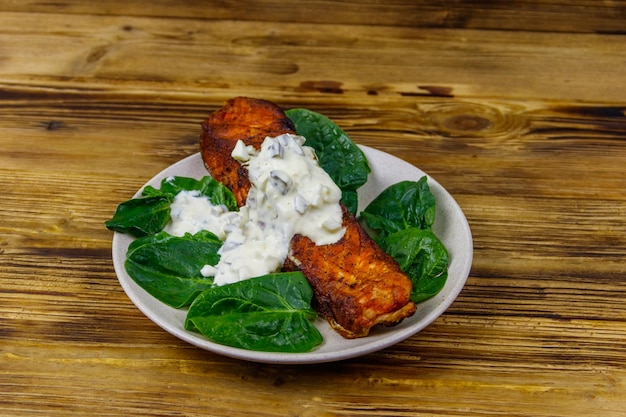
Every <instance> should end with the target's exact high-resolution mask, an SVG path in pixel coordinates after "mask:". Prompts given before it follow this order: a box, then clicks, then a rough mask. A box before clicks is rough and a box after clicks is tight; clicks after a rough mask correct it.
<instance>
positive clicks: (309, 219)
mask: <svg viewBox="0 0 626 417" xmlns="http://www.w3.org/2000/svg"><path fill="white" fill-rule="evenodd" d="M304 142H305V138H304V137H302V136H298V135H291V134H284V135H280V136H277V137H275V138H270V137H267V138H265V141H264V142H263V144H262V146H261V150H260V151H258V152H257V151H256V150H255V149H254V148H252V147H250V146H245V145H244V143H243V142H242V141H239V142H238V143H237V145H236V146H235V148H234V150H233V153H232V156H233V158H235V159H236V160H238V161H240V162H241V163H242V164H244V165H245V166H246V167H247V169H248V177H249V179H250V183H251V185H252V187H251V188H250V192H249V193H248V199H247V201H246V205H245V206H243V207H241V208H240V210H239V211H238V212H228V211H226V208H225V207H221V206H215V205H213V204H211V202H210V201H209V199H208V198H207V197H204V196H201V195H199V194H198V193H195V194H194V192H188V191H184V192H181V193H179V195H177V196H176V198H175V200H174V203H173V204H172V206H171V222H170V223H169V224H168V226H167V227H166V229H165V230H166V231H167V232H168V233H170V234H174V235H178V236H182V235H183V234H184V233H186V232H187V233H192V234H193V233H197V232H198V231H200V230H209V231H211V232H213V233H214V234H216V235H217V236H218V237H219V238H220V239H222V240H224V245H223V246H222V248H221V249H220V250H219V252H218V253H219V254H220V261H219V263H218V264H217V265H216V266H214V267H213V266H210V265H207V266H205V267H204V268H203V269H202V274H203V275H205V276H214V277H215V278H214V282H215V284H216V285H225V284H230V283H234V282H237V281H242V280H244V279H248V278H252V277H257V276H260V275H265V274H268V273H272V272H277V271H279V270H280V268H281V267H282V265H283V263H284V261H285V259H286V257H287V252H288V250H289V243H290V242H291V239H292V238H293V236H294V235H296V234H300V235H303V236H306V237H308V238H310V239H311V240H312V241H313V242H315V243H316V244H317V245H327V244H331V243H335V242H337V241H338V240H339V239H341V238H342V237H343V235H344V234H345V229H344V228H343V227H342V218H343V213H342V210H341V206H340V204H339V201H340V200H341V190H340V189H339V187H337V185H336V184H335V183H334V182H333V180H332V179H331V178H330V176H329V175H328V174H327V173H326V171H324V170H323V169H322V168H321V167H320V165H319V163H318V161H317V157H316V156H315V151H314V150H313V148H311V147H309V146H304Z"/></svg>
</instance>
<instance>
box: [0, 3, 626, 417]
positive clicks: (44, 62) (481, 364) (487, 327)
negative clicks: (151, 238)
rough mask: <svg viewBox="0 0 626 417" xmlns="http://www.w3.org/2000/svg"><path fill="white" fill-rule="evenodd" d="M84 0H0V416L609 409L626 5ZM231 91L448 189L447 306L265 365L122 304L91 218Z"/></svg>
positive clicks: (163, 158)
mask: <svg viewBox="0 0 626 417" xmlns="http://www.w3.org/2000/svg"><path fill="white" fill-rule="evenodd" d="M92 3H95V2H80V1H73V2H70V1H67V2H54V3H39V2H8V1H3V2H0V178H2V184H3V187H2V189H3V192H2V198H1V199H0V208H1V210H0V415H3V416H4V415H7V416H31V415H46V416H57V415H58V416H67V415H105V416H128V415H151V416H154V415H162V416H171V415H185V416H205V415H215V416H222V415H229V416H238V415H250V414H251V413H252V414H254V415H261V416H285V415H294V416H335V415H362V416H403V415H406V416H409V415H410V416H414V415H423V416H432V415H440V416H485V415H494V416H520V417H531V416H532V417H544V416H568V417H570V416H580V415H593V416H620V415H626V412H625V410H626V303H625V302H624V299H625V297H626V263H625V262H624V257H625V256H626V193H625V190H626V179H625V178H624V163H625V161H626V144H625V141H626V71H625V69H626V42H624V36H623V35H621V34H620V33H623V32H624V28H626V20H625V18H624V2H619V1H611V2H608V1H602V2H600V1H598V2H596V1H586V2H585V1H574V2H569V3H567V4H560V3H555V2H548V1H537V2H530V1H527V2H523V1H519V2H493V3H494V4H495V3H498V6H497V7H496V6H495V5H494V6H493V7H488V6H481V5H480V4H479V3H481V4H482V2H461V1H454V2H435V1H430V2H428V1H426V2H421V6H413V5H412V4H413V2H404V3H403V2H394V4H392V5H388V4H383V3H378V2H373V1H369V2H355V3H350V2H347V3H346V2H336V3H335V2H330V1H324V2H299V3H298V7H293V8H288V7H285V9H284V10H283V9H281V7H279V3H280V4H285V5H288V3H286V2H285V3H283V2H269V1H266V2H241V3H238V4H237V5H235V4H234V3H235V2H233V4H232V5H231V4H230V3H229V2H215V4H211V3H212V2H205V4H203V5H202V6H201V5H200V2H189V3H190V4H189V5H185V4H182V3H179V2H170V1H165V0H163V1H155V2H152V3H151V7H140V5H139V4H137V3H135V2H132V1H127V2H117V1H108V2H98V5H97V6H95V5H93V4H92ZM442 3H447V5H446V6H442ZM500 3H501V4H500ZM504 3H506V4H504ZM261 5H266V6H267V7H262V6H261ZM270 6H271V7H270ZM383 6H385V7H383ZM244 10H247V11H248V12H247V13H244ZM321 10H324V14H323V15H322V14H321ZM385 10H387V11H388V13H384V11H385ZM481 11H482V12H481ZM546 11H550V13H551V14H548V15H547V16H552V18H549V17H547V16H545V15H544V14H542V13H541V12H546ZM437 16H440V17H439V19H440V20H437ZM277 22H278V23H277ZM484 29H497V30H484ZM239 94H244V95H250V96H256V97H262V98H267V99H270V100H274V101H276V102H278V103H279V104H281V105H283V106H285V107H287V108H288V107H294V106H303V107H309V108H312V109H314V110H317V111H320V112H323V113H324V114H326V115H328V116H330V117H331V118H333V119H334V120H335V121H337V122H338V123H339V124H340V125H341V126H342V127H343V128H344V129H345V130H346V131H347V132H348V133H349V134H350V135H351V136H352V137H353V138H354V139H355V140H356V141H357V142H359V143H362V144H365V145H369V146H374V147H376V148H379V149H381V150H383V151H386V152H390V153H392V154H394V155H397V156H399V157H401V158H403V159H405V160H407V161H409V162H411V163H413V164H415V165H416V166H418V167H420V168H421V169H423V170H425V171H426V172H428V173H429V174H431V175H432V176H434V177H435V178H436V179H437V180H438V181H439V182H440V183H441V184H442V185H443V186H444V187H445V188H446V189H448V190H449V191H450V192H451V193H452V194H453V195H454V197H455V198H456V199H457V201H458V202H459V204H460V205H461V207H462V208H463V210H464V212H465V214H466V216H467V217H468V220H469V222H470V225H471V227H472V232H473V235H474V245H475V254H474V263H473V268H472V273H471V275H470V278H469V280H468V283H467V286H466V287H465V288H464V290H463V292H462V293H461V295H460V297H459V298H458V299H457V301H456V302H455V303H454V304H453V305H452V307H451V308H450V309H449V310H448V311H447V312H446V313H445V314H444V315H443V316H442V317H441V318H439V319H438V320H437V321H436V322H435V323H433V324H432V325H431V326H429V327H428V328H427V329H425V330H424V331H422V332H421V333H419V334H418V335H416V336H414V337H412V338H410V339H409V340H407V341H405V342H403V343H400V344H398V345H396V346H393V347H391V348H389V349H386V350H383V351H381V352H378V353H375V354H371V355H368V356H365V357H362V358H357V359H353V360H349V361H344V362H339V363H334V364H327V365H315V366H274V365H261V364H252V363H247V362H242V361H236V360H231V359H228V358H224V357H220V356H217V355H214V354H211V353H208V352H205V351H203V350H200V349H197V348H195V347H192V346H190V345H187V344H185V343H183V342H181V341H179V340H177V339H176V338H174V337H172V336H170V335H168V334H167V333H165V332H164V331H162V330H161V329H160V328H158V327H157V326H156V325H155V324H153V323H152V322H150V321H149V320H148V319H147V318H145V317H144V316H143V315H142V314H141V313H140V312H139V311H138V310H137V309H136V307H135V306H134V305H133V304H132V303H131V302H130V301H129V299H128V298H127V297H126V295H125V294H124V292H123V291H122V289H121V287H120V286H119V284H118V282H117V279H116V276H115V273H114V271H113V266H112V263H111V257H110V250H111V249H110V248H111V233H110V232H108V231H107V230H106V229H104V227H103V222H104V221H105V220H106V219H108V218H109V217H110V216H111V214H112V212H113V210H114V209H115V206H116V205H117V204H118V203H119V202H121V201H122V200H124V199H126V198H128V197H129V196H131V195H132V194H133V193H134V192H135V191H136V190H137V189H138V188H139V187H140V186H141V185H142V184H143V183H144V182H145V181H146V180H147V179H149V178H150V177H152V176H153V175H154V174H156V173H157V172H158V171H160V170H161V169H163V168H165V167H167V166H168V165H170V164H171V163H173V162H176V161H178V160H180V159H182V158H183V157H185V156H187V155H189V154H191V153H194V152H196V151H197V149H198V144H197V140H198V134H199V123H200V121H201V120H202V119H203V118H204V117H205V116H206V115H207V114H208V113H209V112H210V111H212V110H214V109H216V108H217V107H218V106H220V105H221V104H222V102H223V101H224V100H225V99H227V98H229V97H231V96H234V95H239Z"/></svg>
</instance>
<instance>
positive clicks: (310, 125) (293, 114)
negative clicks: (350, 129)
mask: <svg viewBox="0 0 626 417" xmlns="http://www.w3.org/2000/svg"><path fill="white" fill-rule="evenodd" d="M285 113H286V115H287V117H289V119H291V121H292V122H293V123H294V125H295V127H296V132H297V133H298V134H299V135H302V136H304V137H305V138H306V145H307V146H310V147H312V148H313V149H315V153H316V154H317V158H318V160H319V163H320V166H321V167H322V168H323V169H324V170H325V171H326V172H327V173H328V175H329V176H330V177H331V178H332V179H333V181H334V182H335V184H337V186H338V187H339V188H340V189H341V193H342V201H343V203H344V205H345V206H346V207H347V209H348V210H349V211H350V213H352V214H356V212H357V204H358V198H357V192H356V191H357V189H358V188H359V187H361V186H362V185H363V184H365V183H366V182H367V176H368V174H369V173H370V172H371V169H370V166H369V163H368V161H367V158H366V157H365V154H364V153H363V151H361V149H360V148H359V147H358V146H357V145H356V144H355V143H354V142H353V141H352V140H351V139H350V138H349V137H348V135H346V133H345V132H344V131H343V130H342V129H341V128H340V127H339V126H337V125H336V124H335V123H334V122H333V121H332V120H330V119H329V118H328V117H326V116H324V115H321V114H319V113H316V112H314V111H311V110H307V109H290V110H287V111H286V112H285Z"/></svg>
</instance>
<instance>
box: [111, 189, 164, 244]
mask: <svg viewBox="0 0 626 417" xmlns="http://www.w3.org/2000/svg"><path fill="white" fill-rule="evenodd" d="M173 200H174V198H173V197H172V196H169V195H165V194H162V195H154V196H150V197H146V198H133V199H132V200H128V201H125V202H123V203H122V204H120V205H119V206H117V209H116V210H115V214H114V215H113V218H112V219H111V220H108V221H106V222H105V223H104V225H105V226H106V227H107V229H109V230H113V231H115V232H120V233H126V234H130V235H132V236H135V237H143V236H148V235H152V234H154V233H157V232H159V231H161V230H163V228H164V227H165V225H166V224H167V223H168V222H169V221H170V205H171V204H172V201H173Z"/></svg>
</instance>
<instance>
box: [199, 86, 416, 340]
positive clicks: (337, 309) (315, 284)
mask: <svg viewBox="0 0 626 417" xmlns="http://www.w3.org/2000/svg"><path fill="white" fill-rule="evenodd" d="M202 130H203V131H202V135H201V140H200V145H201V146H200V148H201V153H202V159H203V161H204V164H205V166H206V167H207V169H208V170H209V173H210V174H211V175H212V176H213V177H214V178H215V179H217V180H218V181H220V182H222V183H223V184H224V185H226V186H227V187H228V188H230V189H231V190H232V191H233V193H234V194H235V197H236V199H237V202H238V204H239V206H242V205H244V204H245V202H246V197H247V194H248V191H249V189H250V182H249V180H248V177H247V171H246V169H245V167H243V166H241V165H240V164H239V162H238V161H236V160H235V159H233V158H232V156H231V153H232V151H233V149H234V147H235V144H236V143H237V141H238V140H242V141H243V142H244V143H245V144H246V145H252V146H254V147H255V148H257V149H258V148H260V146H261V144H262V143H263V141H264V140H265V138H266V137H268V136H269V137H275V136H279V135H281V134H283V133H295V128H294V126H293V123H292V122H291V121H290V120H289V118H288V117H287V116H286V115H285V113H284V112H283V111H282V110H281V109H280V107H278V106H277V105H275V104H273V103H271V102H269V101H266V100H259V99H253V98H247V97H236V98H233V99H231V100H229V101H228V102H227V103H226V104H225V105H224V107H222V108H221V109H219V110H217V111H216V112H214V113H212V114H211V115H209V117H208V118H207V119H206V120H205V121H204V122H203V123H202ZM342 210H343V227H345V229H346V233H345V235H344V237H343V238H341V239H340V240H339V241H338V242H336V243H333V244H330V245H316V244H315V243H314V242H313V241H312V240H311V239H309V238H307V237H305V236H301V235H296V236H294V238H293V239H292V240H291V243H290V247H289V254H288V257H287V259H286V261H285V265H284V270H299V271H302V273H303V274H304V276H305V277H306V278H307V280H308V281H309V283H310V284H311V287H312V288H313V292H314V299H315V301H314V303H315V308H316V310H317V311H318V313H319V314H320V316H321V317H324V318H325V319H326V320H327V321H328V322H329V323H330V325H331V326H332V327H333V328H334V329H335V330H336V331H337V332H338V333H339V334H341V335H342V336H344V337H346V338H357V337H363V336H367V335H368V334H369V333H370V330H371V329H372V327H374V326H376V325H379V324H382V325H387V326H390V325H395V324H397V323H399V322H400V321H402V320H403V319H404V318H406V317H409V316H411V315H413V314H414V313H415V310H416V306H415V304H414V303H413V302H411V300H410V296H411V289H412V282H411V280H410V279H409V278H408V277H407V276H406V275H405V274H404V272H402V270H401V269H400V267H399V266H398V264H397V263H396V262H395V260H394V259H393V258H392V257H391V256H389V255H388V254H386V253H385V252H384V251H383V250H382V249H380V247H378V245H377V244H376V243H375V242H374V241H373V240H372V239H371V238H370V237H369V236H368V234H367V233H366V232H365V231H364V230H363V229H362V228H361V226H360V225H359V224H358V222H357V220H356V218H355V217H354V216H353V215H351V214H350V213H348V211H347V210H346V209H345V207H342Z"/></svg>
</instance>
